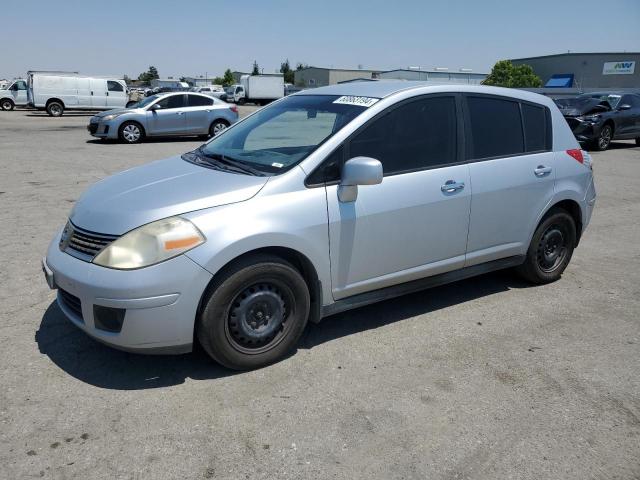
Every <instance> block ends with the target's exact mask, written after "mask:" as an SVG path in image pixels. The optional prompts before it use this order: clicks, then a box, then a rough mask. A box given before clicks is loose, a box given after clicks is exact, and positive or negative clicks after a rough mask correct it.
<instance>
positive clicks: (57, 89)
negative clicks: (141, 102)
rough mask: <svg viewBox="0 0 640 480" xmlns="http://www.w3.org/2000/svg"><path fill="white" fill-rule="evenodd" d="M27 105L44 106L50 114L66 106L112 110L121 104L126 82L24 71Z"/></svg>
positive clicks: (70, 73) (76, 75)
mask: <svg viewBox="0 0 640 480" xmlns="http://www.w3.org/2000/svg"><path fill="white" fill-rule="evenodd" d="M27 88H28V90H27V96H28V105H29V106H30V107H33V108H37V109H38V110H46V111H47V113H48V114H49V115H51V116H52V117H59V116H61V115H62V114H63V113H64V111H65V110H111V109H112V108H124V107H125V106H126V105H127V102H128V100H129V95H128V93H127V85H126V84H125V82H124V80H121V79H117V78H99V77H87V76H85V75H79V74H78V73H77V72H42V71H29V72H27Z"/></svg>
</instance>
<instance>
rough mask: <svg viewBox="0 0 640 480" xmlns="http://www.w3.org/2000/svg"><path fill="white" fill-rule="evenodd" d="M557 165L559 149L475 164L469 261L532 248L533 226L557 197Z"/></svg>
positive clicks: (483, 259) (491, 258)
mask: <svg viewBox="0 0 640 480" xmlns="http://www.w3.org/2000/svg"><path fill="white" fill-rule="evenodd" d="M554 166H555V160H554V154H553V152H545V153H537V154H530V155H521V156H517V157H506V158H499V159H494V160H485V161H479V162H474V163H471V164H470V165H469V169H470V175H471V185H472V189H473V200H472V202H471V219H470V224H469V242H468V245H467V262H466V266H470V265H475V264H478V263H482V262H487V261H490V260H495V259H497V258H502V257H507V256H511V255H519V254H523V253H525V252H526V250H527V248H528V245H529V241H530V238H529V236H530V232H531V228H532V225H533V224H534V223H535V221H536V219H537V218H538V215H539V214H540V212H542V211H543V210H544V209H545V207H546V206H547V205H548V203H549V201H550V200H551V198H552V197H553V193H554V183H555V176H556V173H555V169H554V168H553V167H554ZM538 167H545V168H546V169H545V168H542V169H539V168H538ZM546 170H549V171H548V172H547V171H546ZM536 172H537V173H536Z"/></svg>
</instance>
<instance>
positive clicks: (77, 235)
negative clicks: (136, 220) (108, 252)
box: [60, 222, 118, 261]
mask: <svg viewBox="0 0 640 480" xmlns="http://www.w3.org/2000/svg"><path fill="white" fill-rule="evenodd" d="M117 238H118V236H117V235H107V234H104V233H96V232H90V231H88V230H84V229H82V228H78V227H76V226H75V225H73V224H72V223H71V222H69V223H68V224H67V226H66V228H65V230H64V232H63V234H62V238H61V240H60V248H61V250H62V251H64V252H67V253H68V254H70V255H73V256H74V257H77V258H80V259H81V260H86V261H91V260H93V258H94V257H95V256H96V255H97V254H98V253H100V252H101V251H102V249H103V248H105V247H106V246H107V245H109V244H110V243H111V242H113V241H114V240H115V239H117Z"/></svg>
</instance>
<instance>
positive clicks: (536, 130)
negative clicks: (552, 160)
mask: <svg viewBox="0 0 640 480" xmlns="http://www.w3.org/2000/svg"><path fill="white" fill-rule="evenodd" d="M546 119H547V115H546V112H545V110H544V107H536V106H534V105H529V104H527V103H523V104H522V120H523V122H524V134H525V143H526V145H525V147H526V148H525V149H526V151H527V152H539V151H542V150H546V149H547V120H546Z"/></svg>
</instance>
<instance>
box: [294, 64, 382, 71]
mask: <svg viewBox="0 0 640 480" xmlns="http://www.w3.org/2000/svg"><path fill="white" fill-rule="evenodd" d="M311 68H313V69H314V70H332V71H334V72H384V71H385V70H377V69H370V68H331V67H314V66H311V65H310V66H308V67H304V68H302V69H300V70H294V72H303V71H305V70H309V69H311Z"/></svg>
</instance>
